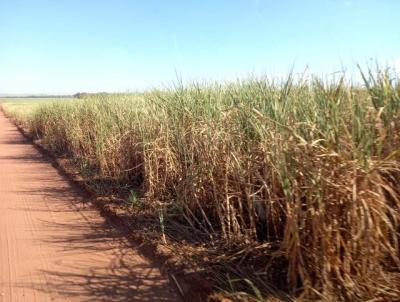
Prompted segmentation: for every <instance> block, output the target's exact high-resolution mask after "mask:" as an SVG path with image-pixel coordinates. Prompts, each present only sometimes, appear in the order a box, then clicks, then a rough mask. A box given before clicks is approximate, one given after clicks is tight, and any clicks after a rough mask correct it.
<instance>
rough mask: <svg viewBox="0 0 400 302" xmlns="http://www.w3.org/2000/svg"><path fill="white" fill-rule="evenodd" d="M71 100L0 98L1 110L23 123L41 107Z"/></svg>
mask: <svg viewBox="0 0 400 302" xmlns="http://www.w3.org/2000/svg"><path fill="white" fill-rule="evenodd" d="M68 100H72V99H71V98H0V103H2V106H3V108H5V110H6V111H7V113H8V114H10V115H12V116H13V117H14V118H16V119H17V120H18V121H19V122H22V123H25V121H26V120H27V118H28V117H30V115H31V114H32V113H33V112H34V111H35V109H37V108H38V107H40V106H41V105H44V104H49V103H53V102H60V101H68Z"/></svg>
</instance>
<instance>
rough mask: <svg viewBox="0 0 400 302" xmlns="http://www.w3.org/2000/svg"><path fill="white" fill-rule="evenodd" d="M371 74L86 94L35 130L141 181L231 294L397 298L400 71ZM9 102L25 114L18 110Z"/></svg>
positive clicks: (70, 152)
mask: <svg viewBox="0 0 400 302" xmlns="http://www.w3.org/2000/svg"><path fill="white" fill-rule="evenodd" d="M364 80H365V85H364V86H363V87H361V86H353V85H351V84H350V83H348V82H346V81H345V80H344V79H343V78H341V79H339V80H336V81H335V80H332V81H328V82H327V81H323V80H321V79H319V78H312V79H311V80H303V79H296V80H295V79H293V78H292V77H291V76H290V77H289V78H288V79H287V80H286V81H285V82H283V83H279V82H276V81H269V80H266V79H249V80H246V81H243V82H237V83H234V84H229V85H219V84H212V85H190V86H184V85H180V86H178V87H176V88H174V89H172V90H170V91H151V92H148V93H144V94H112V95H107V94H100V95H84V96H83V97H82V99H76V100H74V101H66V102H65V101H62V102H60V101H58V102H52V103H44V104H40V105H35V108H34V110H29V114H26V115H24V123H25V124H24V125H25V126H26V127H27V128H29V130H30V131H31V133H33V134H34V135H35V136H36V137H37V138H40V139H41V140H42V141H43V142H44V143H45V144H46V145H47V146H48V147H49V148H51V150H52V151H53V152H55V153H57V154H62V155H67V156H69V157H70V158H73V159H74V160H76V162H77V163H79V166H80V167H82V169H86V170H88V169H89V170H90V171H91V173H90V175H92V176H91V177H96V178H101V179H104V180H109V181H110V183H112V184H113V186H119V187H120V188H126V187H128V188H132V187H139V188H140V192H141V195H142V196H146V200H148V202H149V203H152V205H153V206H154V208H155V209H156V211H157V210H158V212H157V215H159V217H160V221H161V218H162V226H163V232H164V231H165V232H166V234H167V240H173V239H172V236H171V238H168V232H172V231H174V232H178V231H180V232H181V233H185V232H187V233H189V235H188V238H191V240H192V241H191V242H193V245H201V247H202V248H201V252H199V253H200V254H201V255H200V256H201V257H200V256H199V257H198V258H202V259H206V260H202V261H203V265H204V267H206V268H207V269H209V270H213V271H214V272H215V276H216V279H217V284H218V285H219V286H223V287H224V288H225V289H228V288H229V287H230V288H231V290H232V291H239V290H247V291H248V292H249V293H250V294H254V293H255V295H256V296H257V297H259V299H261V298H260V297H261V296H262V295H265V296H266V295H268V294H271V293H272V292H273V293H275V294H277V293H279V292H286V293H288V294H290V295H291V296H292V297H297V298H300V299H306V300H309V299H322V300H332V301H338V300H347V301H366V300H368V299H374V298H377V297H380V298H381V299H386V300H391V299H395V298H398V297H399V295H400V286H399V281H400V279H399V271H400V270H399V268H400V258H399V256H400V255H399V244H398V240H399V222H400V220H399V218H400V216H399V214H400V213H399V207H400V85H399V81H398V78H393V77H392V75H391V74H390V72H389V71H377V72H374V73H372V72H370V73H367V74H365V75H364ZM20 107H21V108H22V106H20ZM5 109H6V111H8V112H9V113H10V114H13V115H15V116H16V117H17V119H19V118H20V116H21V115H19V114H20V113H18V112H20V110H19V107H18V108H17V107H15V106H10V105H9V104H7V105H6V107H5ZM22 111H24V109H23V108H22ZM129 190H130V189H128V192H129ZM131 196H132V197H131V198H130V204H132V205H134V204H136V203H137V200H138V197H137V196H136V195H135V194H133V193H131ZM141 202H142V201H141ZM172 226H174V229H173V230H172ZM238 280H242V282H239V281H238Z"/></svg>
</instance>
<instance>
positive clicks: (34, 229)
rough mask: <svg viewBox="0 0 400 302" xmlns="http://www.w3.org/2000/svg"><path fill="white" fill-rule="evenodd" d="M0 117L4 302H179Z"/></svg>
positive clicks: (0, 289)
mask: <svg viewBox="0 0 400 302" xmlns="http://www.w3.org/2000/svg"><path fill="white" fill-rule="evenodd" d="M177 299H178V298H177V296H176V295H175V294H174V292H173V290H172V289H171V287H170V285H169V282H168V281H167V280H166V279H165V278H164V277H162V276H161V274H160V272H159V270H158V268H157V267H155V266H154V265H152V264H150V263H149V262H148V261H147V260H146V259H145V258H143V257H142V256H141V255H139V254H138V251H136V250H135V249H134V248H132V247H131V246H130V245H129V243H128V242H127V240H126V239H124V238H123V236H121V235H120V234H119V233H118V231H116V230H115V229H113V228H112V227H110V226H109V225H108V224H107V223H106V221H105V219H104V218H102V217H101V216H100V215H99V214H98V212H97V211H96V210H95V209H93V208H92V207H91V206H90V205H87V204H86V205H85V204H84V203H83V200H82V197H80V195H79V193H78V192H77V191H75V190H74V188H72V187H71V186H70V185H69V183H68V182H67V181H66V180H65V179H64V178H63V177H62V176H61V175H59V174H58V172H57V171H56V170H55V169H54V168H53V167H52V166H51V164H50V163H48V162H46V161H45V160H43V158H42V156H41V155H40V154H39V152H38V151H37V150H36V149H35V148H34V147H33V146H32V145H31V144H29V143H28V142H27V141H26V140H25V139H24V137H23V136H22V135H21V134H20V133H19V131H18V130H17V129H16V128H15V126H13V125H12V124H11V123H10V122H9V121H8V119H6V118H5V117H4V115H3V113H2V112H0V301H1V302H9V301H10V302H11V301H12V302H19V301H26V302H35V301H37V302H47V301H73V302H75V301H93V302H94V301H96V302H97V301H104V302H105V301H107V302H111V301H177Z"/></svg>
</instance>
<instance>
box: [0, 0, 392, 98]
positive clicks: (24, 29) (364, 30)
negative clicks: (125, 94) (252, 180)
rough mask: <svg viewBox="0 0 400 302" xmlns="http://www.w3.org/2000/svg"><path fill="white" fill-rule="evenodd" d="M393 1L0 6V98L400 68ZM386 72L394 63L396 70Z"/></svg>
mask: <svg viewBox="0 0 400 302" xmlns="http://www.w3.org/2000/svg"><path fill="white" fill-rule="evenodd" d="M399 12H400V1H399V0H345V1H342V0H319V1H317V0H304V1H298V0H292V1H290V0H282V1H267V0H264V1H263V0H230V1H229V0H203V1H200V0H197V1H194V0H192V1H190V0H187V1H183V0H182V1H174V0H169V1H167V0H158V1H156V0H154V1H145V0H143V1H137V0H107V1H106V0H57V1H55V0H35V1H33V0H25V1H23V0H0V93H3V94H4V93H14V94H15V93H18V94H24V93H57V94H67V93H74V92H78V91H127V90H130V91H132V90H137V89H139V90H140V89H146V88H152V87H158V86H160V85H169V84H171V83H172V82H173V81H174V80H176V78H177V76H176V75H177V74H179V75H180V76H181V77H182V78H183V79H184V80H231V79H235V78H238V77H244V76H246V75H249V74H256V75H258V74H268V75H272V76H282V75H283V74H285V73H287V72H288V71H289V70H290V67H291V66H292V65H293V64H295V67H296V68H297V69H298V70H303V69H304V68H305V67H306V66H308V69H309V70H310V71H313V72H317V73H324V74H329V73H331V72H334V71H338V70H340V69H341V68H342V66H343V67H345V68H349V69H352V68H353V67H354V66H355V64H356V63H366V62H368V60H370V59H371V58H372V59H377V60H379V61H380V62H383V63H388V64H394V65H396V64H397V67H398V68H399V70H400V30H399V26H398V13H399ZM394 65H392V66H394Z"/></svg>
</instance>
